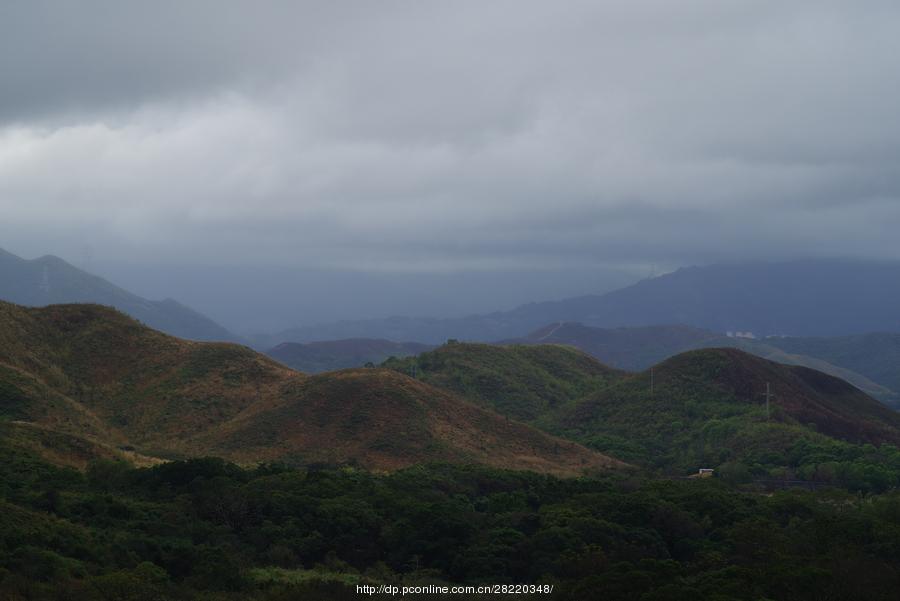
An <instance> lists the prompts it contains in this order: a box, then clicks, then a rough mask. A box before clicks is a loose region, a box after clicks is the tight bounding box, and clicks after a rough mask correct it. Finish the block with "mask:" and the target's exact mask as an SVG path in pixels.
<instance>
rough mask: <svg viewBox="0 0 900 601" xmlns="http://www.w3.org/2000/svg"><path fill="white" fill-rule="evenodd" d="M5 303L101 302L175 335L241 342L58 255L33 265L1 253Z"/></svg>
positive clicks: (180, 308) (178, 307) (0, 288)
mask: <svg viewBox="0 0 900 601" xmlns="http://www.w3.org/2000/svg"><path fill="white" fill-rule="evenodd" d="M0 300H5V301H8V302H11V303H16V304H19V305H26V306H31V307H43V306H46V305H53V304H65V303H95V304H99V305H107V306H110V307H115V308H116V309H118V310H120V311H122V312H123V313H127V314H128V315H131V316H132V317H134V318H135V319H137V320H139V321H141V322H143V323H145V324H147V325H148V326H150V327H152V328H154V329H157V330H161V331H163V332H166V333H169V334H172V335H173V336H179V337H181V338H187V339H191V340H235V339H236V338H235V336H234V335H233V334H231V333H230V332H229V331H228V330H226V329H225V328H223V327H222V326H220V325H218V324H217V323H215V322H214V321H212V320H211V319H209V318H208V317H206V316H204V315H201V314H200V313H198V312H196V311H194V310H193V309H190V308H188V307H185V306H184V305H182V304H180V303H178V302H177V301H174V300H172V299H166V300H162V301H151V300H147V299H145V298H141V297H139V296H137V295H135V294H132V293H130V292H128V291H126V290H123V289H122V288H119V287H118V286H115V285H113V284H111V283H110V282H108V281H106V280H104V279H103V278H100V277H97V276H95V275H91V274H89V273H87V272H84V271H82V270H80V269H78V268H77V267H74V266H72V265H70V264H69V263H66V262H65V261H63V260H62V259H60V258H58V257H53V256H45V257H41V258H39V259H34V260H31V261H28V260H25V259H22V258H20V257H17V256H15V255H13V254H11V253H8V252H6V251H4V250H2V249H0Z"/></svg>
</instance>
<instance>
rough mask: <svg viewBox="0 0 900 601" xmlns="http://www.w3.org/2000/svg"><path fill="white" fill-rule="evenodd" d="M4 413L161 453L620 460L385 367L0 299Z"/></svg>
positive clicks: (369, 463) (594, 463) (344, 459)
mask: <svg viewBox="0 0 900 601" xmlns="http://www.w3.org/2000/svg"><path fill="white" fill-rule="evenodd" d="M0 343H2V345H0V420H7V421H9V420H17V421H21V422H26V423H30V424H35V425H39V426H41V427H42V428H45V429H50V430H52V431H58V432H66V433H69V434H75V435H78V436H83V437H85V438H87V439H89V440H92V441H95V442H101V443H104V444H107V445H109V446H112V447H115V446H134V447H136V449H137V450H138V451H139V452H141V453H143V454H147V455H155V456H160V457H173V456H192V455H208V454H219V455H224V456H227V457H229V458H231V459H234V460H237V461H242V462H256V461H262V460H270V459H281V460H285V461H292V462H297V463H300V462H326V463H333V464H340V463H356V464H359V465H363V466H366V467H373V468H379V469H393V468H395V467H400V466H406V465H410V464H412V463H418V462H422V461H432V460H441V461H459V462H477V463H486V464H489V465H496V466H504V467H513V468H520V469H535V470H538V471H544V472H552V473H559V474H574V473H579V472H580V471H582V470H585V469H598V468H604V467H614V466H618V465H620V464H618V462H615V461H614V460H611V459H609V458H607V457H604V456H602V455H600V454H597V453H594V452H591V451H588V450H587V449H585V448H583V447H580V446H578V445H576V444H574V443H570V442H564V441H562V440H558V439H555V438H552V437H550V436H547V435H545V434H542V433H540V432H538V431H536V430H533V429H531V428H529V427H526V426H524V425H521V424H518V423H516V422H512V421H507V420H506V419H504V418H501V417H499V416H498V415H496V414H494V413H490V412H488V411H486V410H483V409H479V408H477V407H475V406H473V405H470V404H469V403H467V402H466V401H463V400H461V399H459V398H457V397H455V396H453V395H451V394H450V393H447V392H442V391H439V390H437V389H434V388H431V387H429V386H427V385H425V384H423V383H420V382H416V381H415V380H412V379H410V378H407V377H405V376H402V375H400V374H397V373H395V372H392V371H388V370H356V371H346V372H337V373H331V374H325V375H321V376H316V377H314V378H309V377H307V376H305V375H303V374H301V373H299V372H295V371H293V370H290V369H288V368H286V367H284V366H282V365H280V364H278V363H276V362H275V361H273V360H271V359H269V358H267V357H265V356H263V355H260V354H258V353H256V352H254V351H252V350H251V349H248V348H245V347H242V346H238V345H233V344H215V343H197V342H187V341H184V340H179V339H177V338H173V337H171V336H167V335H165V334H161V333H159V332H156V331H154V330H151V329H149V328H147V327H145V326H143V325H142V324H140V323H138V322H136V321H134V320H133V319H130V318H128V317H126V316H124V315H122V314H120V313H118V312H116V311H114V310H112V309H108V308H105V307H99V306H94V305H61V306H51V307H47V308H42V309H26V308H23V307H18V306H15V305H10V304H7V303H0Z"/></svg>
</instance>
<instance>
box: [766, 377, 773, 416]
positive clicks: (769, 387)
mask: <svg viewBox="0 0 900 601" xmlns="http://www.w3.org/2000/svg"><path fill="white" fill-rule="evenodd" d="M773 396H775V395H774V394H772V390H771V385H770V384H769V382H766V421H769V400H770V399H771V398H772V397H773Z"/></svg>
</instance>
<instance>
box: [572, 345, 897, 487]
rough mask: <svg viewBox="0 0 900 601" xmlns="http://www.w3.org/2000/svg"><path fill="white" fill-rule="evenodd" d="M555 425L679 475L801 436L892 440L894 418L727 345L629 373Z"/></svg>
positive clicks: (810, 375) (845, 387) (853, 395)
mask: <svg viewBox="0 0 900 601" xmlns="http://www.w3.org/2000/svg"><path fill="white" fill-rule="evenodd" d="M651 377H652V379H653V384H652V389H651ZM767 384H768V385H769V387H770V389H771V392H772V393H773V394H774V396H773V397H772V398H771V407H770V416H769V417H768V418H767V415H766V407H765V396H764V394H765V392H766V385H767ZM559 426H560V427H561V428H562V429H563V430H565V431H567V432H568V434H569V435H570V436H573V437H575V438H576V439H580V440H584V441H591V442H592V443H593V445H594V446H596V447H597V448H600V449H606V450H607V451H612V450H617V451H619V452H620V454H622V455H624V456H630V458H632V459H637V458H641V459H643V460H644V461H646V462H649V463H651V464H654V465H657V466H660V467H670V468H671V467H675V466H677V467H679V468H680V469H687V468H689V467H691V466H704V465H706V464H712V465H718V464H719V463H721V462H722V461H725V460H729V459H736V458H744V459H746V458H747V457H748V456H752V455H753V454H754V453H765V452H768V453H776V454H777V453H783V452H785V451H786V450H787V449H788V448H789V447H790V446H791V445H792V444H793V443H795V442H796V441H797V440H799V439H801V438H805V439H808V440H817V441H822V440H824V439H825V438H828V439H831V440H842V441H847V442H852V443H874V444H881V443H891V444H897V443H898V442H900V415H898V414H897V413H896V412H894V411H892V410H890V409H888V408H887V407H885V406H884V405H882V404H881V403H879V402H878V401H876V400H875V399H872V398H871V397H869V396H867V395H865V394H864V393H862V392H861V391H859V390H858V389H856V388H855V387H853V386H851V385H850V384H848V383H847V382H844V381H843V380H840V379H838V378H835V377H832V376H829V375H827V374H823V373H821V372H817V371H815V370H812V369H809V368H806V367H801V366H789V365H781V364H778V363H774V362H772V361H768V360H765V359H761V358H759V357H755V356H753V355H750V354H748V353H744V352H742V351H739V350H736V349H705V350H699V351H691V352H687V353H682V354H680V355H677V356H675V357H673V358H671V359H668V360H666V361H665V362H663V363H661V364H659V365H657V366H655V367H654V368H653V372H652V376H651V373H650V371H649V370H648V371H645V372H641V373H636V374H631V375H629V376H628V377H625V378H622V379H620V380H619V381H617V382H613V383H611V385H610V386H608V387H606V388H604V389H602V390H600V391H599V392H597V393H595V394H594V395H592V396H590V397H588V398H586V399H583V400H581V401H580V402H578V403H577V405H576V406H574V407H573V408H571V409H570V410H569V411H568V412H567V414H565V415H563V416H561V417H560V420H559ZM592 437H593V440H591V439H592ZM623 450H625V452H622V451H623Z"/></svg>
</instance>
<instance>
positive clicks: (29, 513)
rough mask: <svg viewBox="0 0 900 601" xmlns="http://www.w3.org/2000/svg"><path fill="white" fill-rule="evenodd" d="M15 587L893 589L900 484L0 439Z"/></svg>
mask: <svg viewBox="0 0 900 601" xmlns="http://www.w3.org/2000/svg"><path fill="white" fill-rule="evenodd" d="M0 459H2V461H0V510H2V511H0V598H4V599H23V600H31V599H35V600H36V599H78V600H79V601H94V600H97V601H100V600H105V599H118V600H122V601H127V600H144V599H172V600H176V599H179V600H180V599H198V598H203V599H207V600H219V599H222V600H226V599H227V600H232V599H234V600H236V599H259V600H264V599H265V600H268V599H272V600H275V599H277V600H287V599H300V598H302V599H312V600H316V599H322V600H325V599H329V600H333V599H336V600H341V599H352V598H357V595H356V592H355V586H356V584H359V583H375V584H407V585H409V584H414V583H434V582H440V583H471V584H484V583H548V584H553V585H554V590H555V594H554V595H553V596H552V597H551V598H554V599H585V598H590V597H591V596H593V595H597V594H602V597H603V598H604V599H610V600H616V599H628V600H631V599H633V600H647V599H667V600H668V599H720V600H738V599H746V600H754V601H755V600H758V599H792V600H804V599H809V600H813V599H823V598H834V599H867V600H879V599H894V598H895V593H896V589H897V586H898V585H900V573H898V570H897V569H896V566H897V565H900V530H898V529H897V527H896V524H897V522H898V520H900V494H898V493H897V492H890V493H884V494H881V495H867V496H858V495H857V494H854V493H850V492H842V491H840V490H838V489H832V490H829V491H818V492H816V493H812V492H807V491H785V492H778V493H775V494H774V495H771V496H767V495H754V494H747V493H746V492H741V490H740V489H739V488H735V487H734V486H732V485H729V484H728V483H727V482H725V481H724V480H723V479H708V480H691V481H685V480H682V481H653V480H644V479H640V478H635V477H634V476H630V477H624V476H608V477H603V478H590V479H585V478H581V479H568V480H565V479H564V480H560V479H556V478H553V477H550V476H542V475H538V474H534V473H527V472H507V471H498V470H491V469H489V468H475V467H458V466H457V467H454V466H450V465H439V464H434V465H430V466H419V467H414V468H409V469H406V470H401V471H399V472H395V473H393V474H390V475H374V474H371V473H367V472H362V471H357V470H352V469H344V470H337V471H335V470H325V471H311V470H294V469H289V468H286V467H279V466H274V465H269V466H261V467H259V468H256V469H254V470H249V471H248V470H242V469H240V468H238V467H236V466H234V465H231V464H228V463H225V462H223V461H221V460H216V459H194V460H190V461H183V462H173V463H168V464H163V465H159V466H156V467H153V468H149V469H132V468H130V467H128V465H127V464H123V463H119V462H115V461H109V460H101V461H97V462H94V463H92V464H91V465H90V466H89V468H88V470H87V472H86V473H84V474H82V473H80V472H77V471H73V470H70V469H64V468H58V467H54V466H51V465H49V464H47V463H44V462H42V461H40V460H39V459H37V458H36V457H34V456H33V455H30V454H28V453H27V452H23V451H21V450H16V449H11V448H9V447H8V446H7V445H5V444H0Z"/></svg>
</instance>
